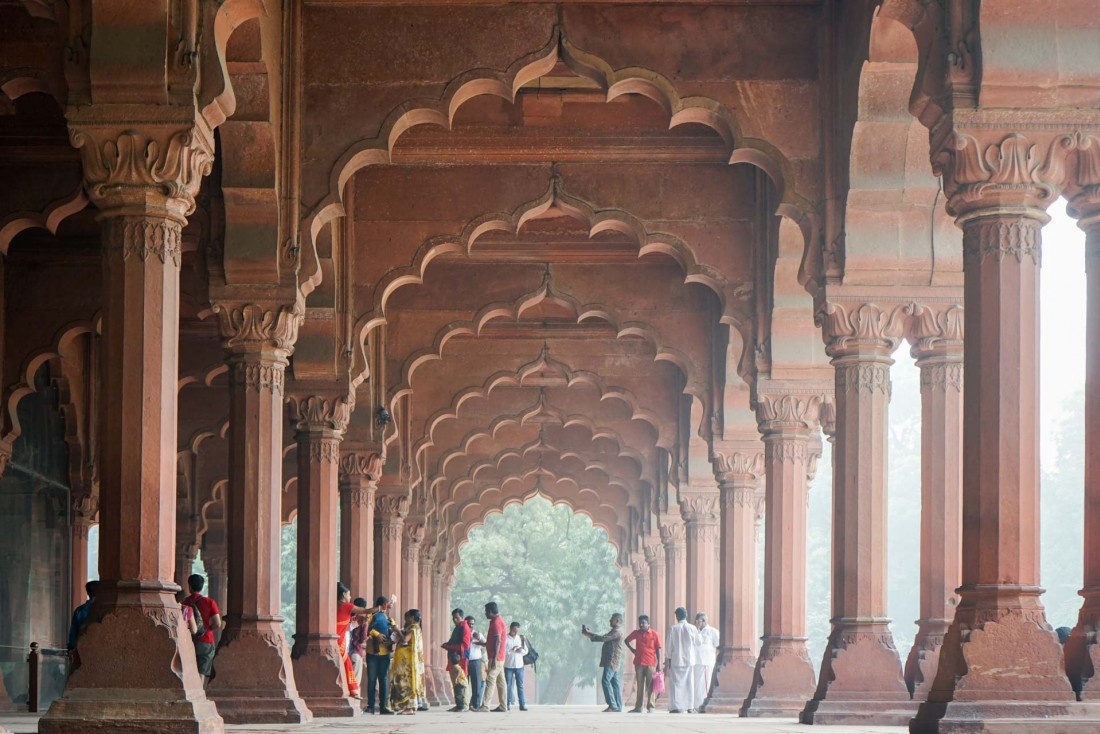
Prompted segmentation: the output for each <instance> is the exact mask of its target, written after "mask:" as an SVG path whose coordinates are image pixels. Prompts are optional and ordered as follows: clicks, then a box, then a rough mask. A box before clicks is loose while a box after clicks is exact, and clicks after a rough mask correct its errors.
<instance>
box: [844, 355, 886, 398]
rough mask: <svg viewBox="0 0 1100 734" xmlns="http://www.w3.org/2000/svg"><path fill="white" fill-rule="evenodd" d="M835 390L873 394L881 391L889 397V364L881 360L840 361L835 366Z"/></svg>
mask: <svg viewBox="0 0 1100 734" xmlns="http://www.w3.org/2000/svg"><path fill="white" fill-rule="evenodd" d="M836 376H837V381H836V382H837V390H838V391H839V390H844V392H845V393H847V394H849V395H851V394H853V393H857V394H866V395H873V394H875V393H876V392H877V393H882V394H883V395H885V396H886V397H887V399H889V397H890V393H891V383H890V365H888V364H883V363H882V362H854V363H840V364H837V366H836Z"/></svg>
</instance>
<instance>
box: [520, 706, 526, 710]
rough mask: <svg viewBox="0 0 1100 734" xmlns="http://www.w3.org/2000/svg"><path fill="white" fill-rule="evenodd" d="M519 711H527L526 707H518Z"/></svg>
mask: <svg viewBox="0 0 1100 734" xmlns="http://www.w3.org/2000/svg"><path fill="white" fill-rule="evenodd" d="M519 710H520V711H526V710H527V707H526V706H520V707H519Z"/></svg>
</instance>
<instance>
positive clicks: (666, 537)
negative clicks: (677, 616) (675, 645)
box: [658, 517, 687, 642]
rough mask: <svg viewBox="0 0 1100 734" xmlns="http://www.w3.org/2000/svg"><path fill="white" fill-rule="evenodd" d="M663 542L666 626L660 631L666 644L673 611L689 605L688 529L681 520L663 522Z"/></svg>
mask: <svg viewBox="0 0 1100 734" xmlns="http://www.w3.org/2000/svg"><path fill="white" fill-rule="evenodd" d="M661 542H662V543H663V544H664V546H665V580H666V581H667V583H666V584H665V608H664V610H663V612H664V615H665V619H664V624H663V626H662V627H661V628H659V629H658V631H659V632H660V633H661V641H662V642H664V639H665V635H666V634H668V628H669V626H671V623H672V619H673V615H672V613H673V611H674V610H675V609H676V607H682V606H684V605H685V604H687V528H686V527H684V523H683V522H681V521H680V519H679V518H676V517H669V518H662V520H661Z"/></svg>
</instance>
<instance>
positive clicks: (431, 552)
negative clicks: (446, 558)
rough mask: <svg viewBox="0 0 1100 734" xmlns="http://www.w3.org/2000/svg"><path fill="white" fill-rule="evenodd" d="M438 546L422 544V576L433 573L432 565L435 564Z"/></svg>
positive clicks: (428, 543)
mask: <svg viewBox="0 0 1100 734" xmlns="http://www.w3.org/2000/svg"><path fill="white" fill-rule="evenodd" d="M435 554H436V544H435V543H432V542H426V543H421V544H420V575H421V576H427V575H430V574H431V572H432V564H433V563H435Z"/></svg>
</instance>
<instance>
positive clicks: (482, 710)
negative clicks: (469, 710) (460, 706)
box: [473, 705, 489, 714]
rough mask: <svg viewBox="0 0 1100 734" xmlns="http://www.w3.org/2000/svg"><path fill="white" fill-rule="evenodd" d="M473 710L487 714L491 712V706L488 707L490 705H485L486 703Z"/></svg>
mask: <svg viewBox="0 0 1100 734" xmlns="http://www.w3.org/2000/svg"><path fill="white" fill-rule="evenodd" d="M473 710H474V711H475V712H477V713H479V714H487V713H489V707H488V706H485V705H481V706H478V707H477V708H476V709H473Z"/></svg>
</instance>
